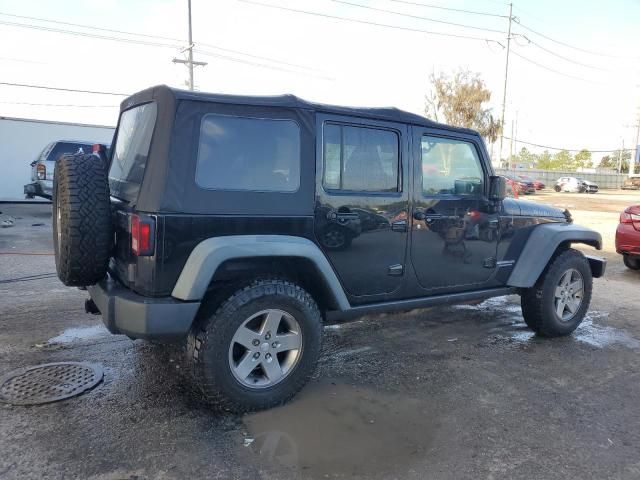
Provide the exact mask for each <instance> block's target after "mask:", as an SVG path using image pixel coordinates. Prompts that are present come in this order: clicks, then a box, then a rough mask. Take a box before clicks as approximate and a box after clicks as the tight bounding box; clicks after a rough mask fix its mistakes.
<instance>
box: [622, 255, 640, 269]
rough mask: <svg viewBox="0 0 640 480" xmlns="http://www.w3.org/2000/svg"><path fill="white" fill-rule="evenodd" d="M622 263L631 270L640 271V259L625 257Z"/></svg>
mask: <svg viewBox="0 0 640 480" xmlns="http://www.w3.org/2000/svg"><path fill="white" fill-rule="evenodd" d="M622 261H623V262H624V265H625V267H627V268H628V269H629V270H640V258H638V257H631V256H629V255H623V256H622Z"/></svg>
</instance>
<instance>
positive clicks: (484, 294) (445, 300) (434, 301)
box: [327, 287, 518, 321]
mask: <svg viewBox="0 0 640 480" xmlns="http://www.w3.org/2000/svg"><path fill="white" fill-rule="evenodd" d="M515 293H518V289H517V288H515V287H500V288H487V289H484V290H475V291H472V292H462V293H449V294H445V295H433V296H430V297H420V298H410V299H407V300H398V301H394V302H380V303H372V304H369V305H358V306H355V307H351V308H350V309H349V310H345V311H342V312H339V311H332V312H328V314H327V319H328V320H329V321H337V320H347V319H350V318H354V317H359V316H361V315H366V314H369V313H382V312H392V311H402V310H413V309H414V308H427V307H433V306H436V305H447V304H451V305H454V304H456V303H464V302H469V301H472V300H485V299H487V298H491V297H502V296H504V295H513V294H515Z"/></svg>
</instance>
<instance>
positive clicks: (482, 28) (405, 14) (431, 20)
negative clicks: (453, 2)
mask: <svg viewBox="0 0 640 480" xmlns="http://www.w3.org/2000/svg"><path fill="white" fill-rule="evenodd" d="M332 1H333V2H335V3H342V4H343V5H350V6H352V7H360V8H366V9H367V10H374V11H376V12H383V13H390V14H392V15H400V16H402V17H408V18H416V19H418V20H425V21H427V22H434V23H441V24H444V25H453V26H455V27H463V28H471V29H474V30H482V31H484V32H493V33H502V34H504V33H505V32H503V31H502V30H496V29H494V28H484V27H476V26H474V25H465V24H462V23H455V22H447V21H445V20H438V19H435V18H429V17H421V16H419V15H411V14H409V13H402V12H396V11H394V10H386V9H384V8H376V7H371V6H369V5H360V4H359V3H351V2H347V1H345V0H332Z"/></svg>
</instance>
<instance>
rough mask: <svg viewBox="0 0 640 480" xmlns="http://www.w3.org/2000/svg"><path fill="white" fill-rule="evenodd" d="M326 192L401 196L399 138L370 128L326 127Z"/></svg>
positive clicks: (328, 125) (324, 133) (324, 180)
mask: <svg viewBox="0 0 640 480" xmlns="http://www.w3.org/2000/svg"><path fill="white" fill-rule="evenodd" d="M323 139H324V148H323V152H324V176H323V186H324V188H325V189H326V190H343V191H350V192H399V191H400V186H399V182H398V177H399V175H398V172H399V158H400V155H399V138H398V134H397V133H396V132H393V131H390V130H383V129H379V128H370V127H354V126H349V125H336V124H326V125H325V126H324V131H323Z"/></svg>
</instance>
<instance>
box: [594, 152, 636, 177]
mask: <svg viewBox="0 0 640 480" xmlns="http://www.w3.org/2000/svg"><path fill="white" fill-rule="evenodd" d="M630 161H631V152H630V151H629V150H615V151H614V152H613V153H612V154H611V163H613V167H611V168H615V169H616V170H618V169H619V173H629V162H630ZM600 164H601V165H602V162H600Z"/></svg>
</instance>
